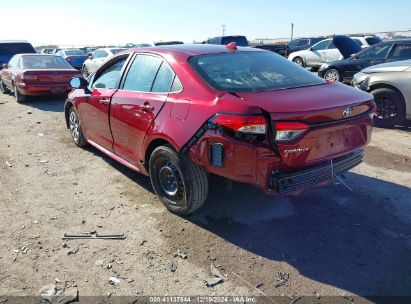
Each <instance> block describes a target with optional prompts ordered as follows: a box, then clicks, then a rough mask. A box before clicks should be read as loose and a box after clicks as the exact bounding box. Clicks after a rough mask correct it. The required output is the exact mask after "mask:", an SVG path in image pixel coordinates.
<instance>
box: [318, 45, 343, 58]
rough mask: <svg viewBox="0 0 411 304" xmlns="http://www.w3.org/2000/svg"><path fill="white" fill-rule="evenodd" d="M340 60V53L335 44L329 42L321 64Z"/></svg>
mask: <svg viewBox="0 0 411 304" xmlns="http://www.w3.org/2000/svg"><path fill="white" fill-rule="evenodd" d="M341 59H343V57H342V55H341V53H340V51H339V50H338V49H337V47H336V46H335V44H334V43H333V42H332V41H331V42H330V44H329V46H328V49H327V50H326V52H325V58H324V61H323V63H329V62H333V61H337V60H341Z"/></svg>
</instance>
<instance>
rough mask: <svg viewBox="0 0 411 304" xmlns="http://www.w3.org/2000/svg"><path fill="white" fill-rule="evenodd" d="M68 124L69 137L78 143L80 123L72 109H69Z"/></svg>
mask: <svg viewBox="0 0 411 304" xmlns="http://www.w3.org/2000/svg"><path fill="white" fill-rule="evenodd" d="M69 126H70V133H71V137H72V138H73V140H74V142H76V143H78V142H79V140H80V123H79V120H78V117H77V114H76V112H75V111H74V110H73V109H71V110H70V116H69Z"/></svg>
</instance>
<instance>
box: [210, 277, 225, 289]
mask: <svg viewBox="0 0 411 304" xmlns="http://www.w3.org/2000/svg"><path fill="white" fill-rule="evenodd" d="M223 282H224V280H223V279H222V278H212V279H209V280H207V281H205V283H206V286H207V287H214V286H216V285H218V284H220V283H223Z"/></svg>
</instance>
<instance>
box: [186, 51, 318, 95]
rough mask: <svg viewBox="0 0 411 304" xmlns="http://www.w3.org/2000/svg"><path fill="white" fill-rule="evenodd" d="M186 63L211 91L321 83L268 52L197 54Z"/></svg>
mask: <svg viewBox="0 0 411 304" xmlns="http://www.w3.org/2000/svg"><path fill="white" fill-rule="evenodd" d="M190 64H191V66H192V67H193V68H194V70H196V71H197V73H198V74H199V75H200V76H201V77H202V78H203V79H204V80H205V81H206V82H207V83H208V84H209V85H210V86H211V87H213V88H214V89H216V90H220V91H228V92H259V91H273V90H281V89H290V88H298V87H306V86H313V85H320V84H324V83H325V81H324V80H323V79H321V78H319V77H317V76H314V75H313V74H312V73H311V72H309V71H307V70H306V69H304V68H301V67H299V66H297V65H296V64H294V63H292V62H290V61H288V60H287V59H285V58H283V57H281V56H278V55H276V54H274V53H269V52H241V51H239V52H235V53H221V54H209V55H201V56H195V57H192V58H190Z"/></svg>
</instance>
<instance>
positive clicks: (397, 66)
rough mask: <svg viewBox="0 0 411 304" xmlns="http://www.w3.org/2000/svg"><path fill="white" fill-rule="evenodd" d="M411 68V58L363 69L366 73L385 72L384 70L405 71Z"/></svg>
mask: <svg viewBox="0 0 411 304" xmlns="http://www.w3.org/2000/svg"><path fill="white" fill-rule="evenodd" d="M409 69H411V60H402V61H395V62H387V63H382V64H377V65H373V66H370V67H368V68H366V69H364V70H363V72H364V73H384V72H403V71H406V70H409Z"/></svg>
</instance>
